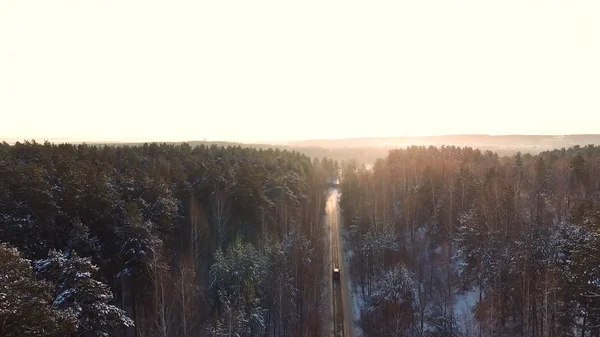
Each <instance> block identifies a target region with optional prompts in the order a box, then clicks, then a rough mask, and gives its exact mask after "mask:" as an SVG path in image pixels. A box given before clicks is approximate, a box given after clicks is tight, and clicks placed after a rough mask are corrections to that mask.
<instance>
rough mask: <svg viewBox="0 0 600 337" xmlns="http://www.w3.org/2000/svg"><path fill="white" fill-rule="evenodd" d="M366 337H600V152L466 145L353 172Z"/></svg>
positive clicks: (406, 154)
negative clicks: (504, 153)
mask: <svg viewBox="0 0 600 337" xmlns="http://www.w3.org/2000/svg"><path fill="white" fill-rule="evenodd" d="M341 192H342V197H341V199H342V200H341V206H342V210H343V217H344V223H345V226H344V232H345V233H344V235H345V241H346V247H345V248H346V249H347V250H348V251H347V255H348V256H350V259H351V263H350V265H351V269H350V271H349V272H350V274H351V279H352V282H353V294H354V296H355V297H358V300H356V301H354V302H355V303H359V304H362V305H361V306H362V308H361V310H360V311H361V312H360V321H359V323H358V324H359V325H360V327H361V328H362V331H363V333H364V335H365V336H366V337H371V336H373V337H375V336H376V337H387V336H411V337H414V336H419V337H420V336H485V337H494V336H507V337H509V336H528V337H529V336H531V337H546V336H548V337H562V336H577V337H585V336H600V269H599V266H600V147H594V146H586V147H574V148H570V149H561V150H554V151H550V152H543V153H541V154H539V155H536V156H531V155H521V154H517V155H515V156H511V157H499V156H498V155H496V154H495V153H492V152H485V153H482V152H481V151H479V150H474V149H471V148H457V147H442V148H435V147H428V148H426V147H410V148H407V149H399V150H392V151H390V153H389V155H388V156H387V157H386V158H385V159H380V160H378V161H377V162H376V163H375V165H374V166H373V167H372V168H371V169H366V168H364V167H359V166H358V165H356V164H355V163H346V164H345V165H343V182H342V184H341Z"/></svg>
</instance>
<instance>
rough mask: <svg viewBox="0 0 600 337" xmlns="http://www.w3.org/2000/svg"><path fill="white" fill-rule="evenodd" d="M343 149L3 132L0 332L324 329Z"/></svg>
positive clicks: (165, 336)
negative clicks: (313, 153)
mask: <svg viewBox="0 0 600 337" xmlns="http://www.w3.org/2000/svg"><path fill="white" fill-rule="evenodd" d="M334 171H335V169H334V162H333V161H332V160H330V159H329V160H328V159H321V160H318V159H314V160H313V159H311V158H309V157H307V156H305V155H302V154H300V153H298V152H294V151H280V150H277V149H274V150H272V149H265V150H263V149H251V148H241V147H239V146H238V147H233V146H230V147H219V146H204V145H201V146H197V147H191V146H190V145H189V144H181V145H174V144H166V143H165V144H156V143H152V144H143V145H141V146H88V145H85V144H83V145H69V144H60V145H56V144H51V143H48V142H46V143H43V144H41V143H36V142H34V141H33V142H24V143H16V144H15V145H8V144H6V143H3V144H0V336H3V337H28V336H39V337H42V336H44V337H53V336H57V337H58V336H127V337H130V336H138V337H146V336H147V337H189V336H215V337H216V336H242V337H243V336H321V335H322V331H321V329H322V327H323V314H322V313H323V310H324V309H323V308H324V305H325V301H326V298H324V295H323V291H322V290H323V288H324V284H325V282H327V281H329V279H327V278H326V276H327V275H328V274H327V273H325V272H324V271H325V270H326V269H325V268H328V266H326V265H325V262H324V261H323V256H324V250H325V249H327V244H328V243H327V242H326V241H325V238H326V236H325V235H324V233H325V228H324V226H323V222H322V221H321V219H322V216H323V212H324V203H325V199H326V193H327V190H326V182H327V177H328V176H330V175H331V174H334Z"/></svg>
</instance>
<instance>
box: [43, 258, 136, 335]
mask: <svg viewBox="0 0 600 337" xmlns="http://www.w3.org/2000/svg"><path fill="white" fill-rule="evenodd" d="M35 271H36V273H37V275H38V277H39V278H41V279H44V280H47V281H49V282H51V283H52V284H53V285H54V302H53V307H55V308H57V309H60V310H67V311H69V312H70V313H71V314H72V315H73V316H75V317H76V318H77V330H78V333H79V334H80V335H81V334H84V333H87V332H93V333H94V334H96V335H97V336H109V332H110V331H111V329H114V328H117V327H121V326H131V325H133V321H132V320H131V319H130V318H128V317H127V316H126V315H125V312H124V311H122V310H121V309H119V308H117V307H115V306H114V305H112V304H110V302H111V301H112V299H113V294H112V292H111V290H110V288H109V287H108V286H107V285H106V284H104V283H102V282H100V281H97V280H95V279H93V277H92V276H93V274H95V273H96V272H97V271H98V267H96V266H95V265H93V264H92V263H91V261H90V259H89V258H81V257H79V256H77V254H76V253H74V252H73V253H71V254H66V253H62V252H60V251H55V250H53V251H50V253H49V254H48V258H46V259H42V260H38V261H36V262H35Z"/></svg>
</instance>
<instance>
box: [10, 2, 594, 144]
mask: <svg viewBox="0 0 600 337" xmlns="http://www.w3.org/2000/svg"><path fill="white" fill-rule="evenodd" d="M0 114H1V115H0V117H1V119H0V138H20V139H24V138H28V139H31V138H36V139H44V138H45V139H48V138H63V139H64V138H69V139H77V140H192V139H202V138H207V139H208V140H234V141H257V140H282V139H289V140H295V139H314V138H346V137H376V136H381V137H392V136H416V135H440V134H461V133H479V134H481V133H488V134H574V133H600V1H598V0H588V1H578V0H568V1H559V0H529V1H528V0H462V1H459V0H438V1H434V0H411V1H402V0H394V1H378V0H375V1H353V0H345V1H327V0H319V1H312V0H301V1H289V0H273V1H263V0H252V1H248V0H243V1H229V0H212V1H203V0H194V1H175V0H169V1H166V0H165V1H158V0H139V1H138V0H135V1H134V0H113V1H110V0H97V1H91V0H72V1H60V0H51V1H49V0H38V1H34V0H0Z"/></svg>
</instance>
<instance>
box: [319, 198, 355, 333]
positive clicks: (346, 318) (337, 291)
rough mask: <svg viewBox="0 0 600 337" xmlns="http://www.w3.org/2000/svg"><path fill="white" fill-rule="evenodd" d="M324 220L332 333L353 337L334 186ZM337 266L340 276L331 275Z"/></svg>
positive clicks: (337, 203) (337, 201) (337, 199)
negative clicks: (327, 234)
mask: <svg viewBox="0 0 600 337" xmlns="http://www.w3.org/2000/svg"><path fill="white" fill-rule="evenodd" d="M325 213H326V221H327V225H328V226H329V229H330V240H331V241H330V242H331V249H332V250H331V269H330V271H329V275H330V276H329V277H330V279H331V287H332V291H331V294H332V301H333V302H332V310H333V313H332V315H331V317H332V321H333V322H332V324H333V326H332V335H333V336H335V337H338V336H341V337H354V329H353V324H352V311H351V309H350V298H349V296H348V294H349V291H348V290H349V289H348V284H347V283H346V275H345V272H346V268H345V267H344V258H343V256H344V255H343V253H342V248H343V247H342V239H341V234H340V230H339V228H340V222H341V221H340V208H339V191H338V190H337V189H336V188H332V189H330V190H329V195H328V198H327V205H326V208H325ZM334 268H339V270H340V277H339V278H334V277H333V269H334Z"/></svg>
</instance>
